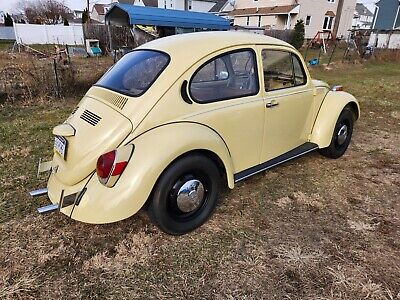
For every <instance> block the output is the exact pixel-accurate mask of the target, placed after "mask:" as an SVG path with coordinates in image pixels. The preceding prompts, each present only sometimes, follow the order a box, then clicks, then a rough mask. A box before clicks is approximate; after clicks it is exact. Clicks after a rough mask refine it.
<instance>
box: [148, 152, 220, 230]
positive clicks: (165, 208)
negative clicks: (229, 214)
mask: <svg viewBox="0 0 400 300" xmlns="http://www.w3.org/2000/svg"><path fill="white" fill-rule="evenodd" d="M220 180H221V177H220V173H219V170H218V168H217V166H216V165H215V164H214V162H213V161H212V160H210V159H209V158H207V157H205V156H203V155H200V154H193V155H188V156H186V157H183V158H181V159H179V160H178V161H176V162H174V163H173V164H172V165H171V166H169V167H168V168H167V169H166V170H165V171H164V173H163V174H162V175H161V177H160V178H159V180H158V182H157V184H156V186H155V189H154V191H153V196H152V199H151V200H150V203H149V206H148V209H147V212H148V214H149V216H150V219H151V220H152V221H153V222H154V223H155V224H156V225H157V226H158V227H159V228H160V229H161V230H162V231H164V232H166V233H168V234H172V235H181V234H185V233H187V232H190V231H192V230H194V229H196V228H197V227H199V226H201V225H202V224H203V223H204V222H205V221H207V219H208V218H209V217H210V216H211V214H212V212H213V211H214V208H215V206H216V203H217V198H218V192H219V188H220ZM198 182H200V183H201V187H202V188H201V187H200V184H198ZM190 183H192V185H190ZM196 184H197V188H194V185H196ZM188 186H190V189H188V188H185V187H188ZM189 190H190V192H189ZM201 190H202V191H203V193H201ZM192 192H193V193H194V194H195V195H194V197H193V198H195V200H192V198H191V197H190V195H191V194H192ZM183 194H185V195H186V196H185V195H183ZM182 195H183V196H182ZM178 196H179V197H178ZM182 197H186V198H185V199H189V200H187V201H189V205H193V206H194V208H193V210H191V211H184V210H181V209H182V203H184V204H188V202H182V199H183V198H182ZM178 199H180V200H178ZM199 199H202V200H199ZM179 201H180V202H179ZM190 201H193V202H190ZM179 205H181V206H179ZM185 208H187V207H185ZM191 208H192V207H190V208H188V209H191Z"/></svg>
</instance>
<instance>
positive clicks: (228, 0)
mask: <svg viewBox="0 0 400 300" xmlns="http://www.w3.org/2000/svg"><path fill="white" fill-rule="evenodd" d="M234 5H235V0H217V3H215V4H214V6H213V7H211V9H210V10H209V11H208V12H209V13H212V14H215V15H218V16H222V17H225V18H228V19H232V20H233V18H232V16H229V12H231V11H232V10H233V9H234Z"/></svg>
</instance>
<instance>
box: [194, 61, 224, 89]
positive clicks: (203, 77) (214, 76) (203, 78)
mask: <svg viewBox="0 0 400 300" xmlns="http://www.w3.org/2000/svg"><path fill="white" fill-rule="evenodd" d="M224 75H228V69H227V68H226V65H225V62H224V61H223V60H222V59H221V58H217V59H215V60H213V61H211V62H209V63H208V64H206V65H205V66H204V67H203V68H201V69H200V70H199V71H198V72H197V73H196V76H194V77H193V82H197V83H198V82H209V81H218V80H225V79H226V78H224Z"/></svg>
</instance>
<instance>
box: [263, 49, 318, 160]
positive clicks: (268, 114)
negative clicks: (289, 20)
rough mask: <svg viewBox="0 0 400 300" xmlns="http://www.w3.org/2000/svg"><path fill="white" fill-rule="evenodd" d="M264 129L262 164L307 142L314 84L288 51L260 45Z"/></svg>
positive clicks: (293, 55) (298, 60) (299, 61)
mask: <svg viewBox="0 0 400 300" xmlns="http://www.w3.org/2000/svg"><path fill="white" fill-rule="evenodd" d="M258 54H259V55H260V58H261V59H260V64H261V66H260V68H261V70H262V72H261V73H262V74H261V76H262V90H263V93H264V107H265V127H264V136H263V146H262V151H261V161H260V162H261V163H263V162H266V161H268V160H270V159H273V158H275V157H277V156H279V155H281V154H284V153H286V152H288V151H290V150H293V149H295V148H296V147H298V146H300V145H302V144H304V143H306V142H307V141H308V138H309V134H310V130H311V126H312V124H311V123H312V122H311V116H312V113H313V111H312V110H313V90H314V89H313V85H312V82H311V79H310V78H309V76H308V74H307V72H306V70H305V69H304V66H303V62H302V60H301V59H300V58H299V57H298V55H297V54H296V53H294V52H292V51H291V50H290V49H289V48H287V49H285V48H282V47H273V46H265V47H263V46H259V48H258Z"/></svg>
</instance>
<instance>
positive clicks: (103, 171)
mask: <svg viewBox="0 0 400 300" xmlns="http://www.w3.org/2000/svg"><path fill="white" fill-rule="evenodd" d="M133 149H134V146H133V145H126V146H123V147H120V148H118V149H116V150H113V151H110V152H107V153H104V154H103V155H101V156H100V157H99V158H98V160H97V165H96V173H97V177H98V178H99V181H100V183H101V184H103V185H105V186H106V187H113V186H114V185H115V184H116V183H117V181H118V179H119V177H120V176H121V174H122V172H124V170H125V168H126V166H127V165H128V161H129V159H130V157H131V155H132V153H133Z"/></svg>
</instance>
